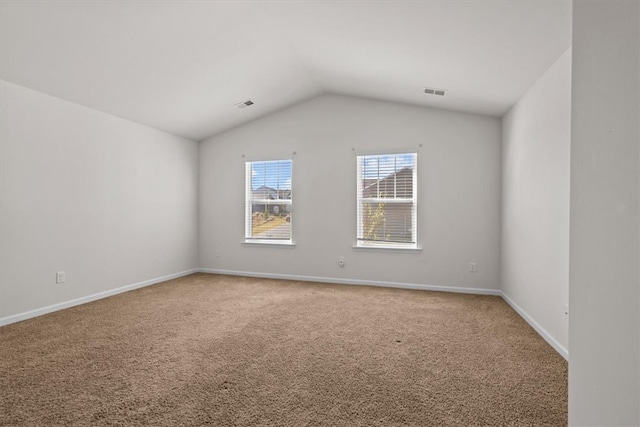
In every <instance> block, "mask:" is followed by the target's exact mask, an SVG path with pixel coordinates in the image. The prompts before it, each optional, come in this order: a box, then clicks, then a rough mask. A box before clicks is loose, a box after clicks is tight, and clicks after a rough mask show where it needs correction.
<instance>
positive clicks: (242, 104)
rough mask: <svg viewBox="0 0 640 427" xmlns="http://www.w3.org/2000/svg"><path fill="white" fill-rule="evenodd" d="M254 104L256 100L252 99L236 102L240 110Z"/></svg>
mask: <svg viewBox="0 0 640 427" xmlns="http://www.w3.org/2000/svg"><path fill="white" fill-rule="evenodd" d="M253 104H254V102H253V101H252V100H250V99H247V100H246V101H242V102H239V103H237V104H236V108H237V109H238V110H242V109H243V108H247V107H251V106H252V105H253Z"/></svg>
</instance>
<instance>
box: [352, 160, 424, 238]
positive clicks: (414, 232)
mask: <svg viewBox="0 0 640 427" xmlns="http://www.w3.org/2000/svg"><path fill="white" fill-rule="evenodd" d="M407 154H411V155H413V159H414V160H413V174H412V180H413V182H412V186H413V187H412V195H411V196H412V197H411V198H410V199H408V198H402V199H400V198H398V199H396V198H376V197H367V198H363V197H361V195H362V191H363V179H362V164H363V161H364V159H365V158H367V157H378V156H402V155H407ZM394 185H395V184H394ZM409 201H410V202H411V237H412V240H413V241H412V242H406V243H405V242H387V241H373V240H364V239H363V227H362V213H363V204H364V203H367V202H369V203H385V204H394V203H398V204H406V203H408V202H409ZM356 212H357V214H356V233H357V235H356V244H355V245H354V249H394V250H398V249H400V250H403V249H404V250H420V247H419V246H418V153H417V152H416V151H409V152H391V153H375V154H358V155H357V156H356Z"/></svg>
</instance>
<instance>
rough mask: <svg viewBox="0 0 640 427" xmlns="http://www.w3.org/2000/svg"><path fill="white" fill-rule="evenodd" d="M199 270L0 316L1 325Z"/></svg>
mask: <svg viewBox="0 0 640 427" xmlns="http://www.w3.org/2000/svg"><path fill="white" fill-rule="evenodd" d="M198 271H199V269H197V268H193V269H191V270H186V271H181V272H180V273H174V274H169V275H167V276H162V277H156V278H155V279H149V280H145V281H143V282H138V283H134V284H131V285H126V286H122V287H120V288H116V289H110V290H108V291H104V292H98V293H97V294H93V295H88V296H86V297H81V298H76V299H74V300H71V301H65V302H61V303H58V304H53V305H49V306H47V307H42V308H38V309H36V310H31V311H26V312H24V313H18V314H14V315H11V316H6V317H2V318H0V326H4V325H9V324H11V323H16V322H20V321H22V320H27V319H31V318H32V317H37V316H42V315H43V314H47V313H52V312H54V311H58V310H62V309H65V308H69V307H74V306H76V305H80V304H85V303H88V302H91V301H96V300H99V299H102V298H106V297H110V296H112V295H117V294H121V293H123V292H127V291H132V290H134V289H138V288H143V287H145V286H150V285H155V284H156V283H160V282H166V281H167V280H171V279H177V278H178V277H182V276H187V275H189V274H193V273H197V272H198Z"/></svg>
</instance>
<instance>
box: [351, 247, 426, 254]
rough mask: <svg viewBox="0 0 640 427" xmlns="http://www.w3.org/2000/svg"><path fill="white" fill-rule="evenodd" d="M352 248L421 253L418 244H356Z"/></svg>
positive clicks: (356, 249)
mask: <svg viewBox="0 0 640 427" xmlns="http://www.w3.org/2000/svg"><path fill="white" fill-rule="evenodd" d="M353 250H355V251H365V252H366V251H373V252H376V251H386V252H411V253H421V252H422V248H421V247H419V246H416V247H408V246H390V245H389V246H374V245H371V246H358V245H353Z"/></svg>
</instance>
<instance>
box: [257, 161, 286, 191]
mask: <svg viewBox="0 0 640 427" xmlns="http://www.w3.org/2000/svg"><path fill="white" fill-rule="evenodd" d="M260 187H269V188H272V189H274V190H291V160H276V161H273V160H272V161H265V162H252V164H251V188H252V190H257V189H258V188H260Z"/></svg>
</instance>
